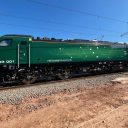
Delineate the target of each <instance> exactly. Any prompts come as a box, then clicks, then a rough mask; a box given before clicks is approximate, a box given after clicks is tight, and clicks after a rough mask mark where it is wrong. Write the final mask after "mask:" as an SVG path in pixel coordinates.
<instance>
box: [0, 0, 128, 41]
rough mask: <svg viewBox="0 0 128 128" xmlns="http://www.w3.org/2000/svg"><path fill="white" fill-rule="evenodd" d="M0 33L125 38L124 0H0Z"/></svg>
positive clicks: (127, 28) (126, 6) (127, 4)
mask: <svg viewBox="0 0 128 128" xmlns="http://www.w3.org/2000/svg"><path fill="white" fill-rule="evenodd" d="M0 3H1V4H0V35H3V34H28V35H33V36H35V37H36V36H40V37H54V38H63V39H67V38H70V39H91V40H92V39H97V40H108V41H119V42H122V41H123V42H128V35H124V36H123V37H120V35H121V34H123V33H126V32H128V23H127V22H128V14H127V12H128V0H1V1H0Z"/></svg>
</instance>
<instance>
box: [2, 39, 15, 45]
mask: <svg viewBox="0 0 128 128" xmlns="http://www.w3.org/2000/svg"><path fill="white" fill-rule="evenodd" d="M11 44H12V39H3V40H1V41H0V46H3V47H7V46H11Z"/></svg>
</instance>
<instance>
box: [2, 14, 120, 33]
mask: <svg viewBox="0 0 128 128" xmlns="http://www.w3.org/2000/svg"><path fill="white" fill-rule="evenodd" d="M0 15H1V16H6V17H7V16H8V17H13V18H16V19H23V20H31V21H38V22H45V23H50V24H57V25H58V24H59V25H64V26H74V27H78V28H86V29H89V30H99V28H95V27H88V26H84V25H78V24H69V23H63V22H56V21H52V20H46V19H43V18H40V19H39V18H33V17H24V16H16V15H10V14H7V13H3V12H0ZM100 30H102V31H106V32H113V33H118V34H120V33H122V32H117V31H114V30H109V29H104V28H100Z"/></svg>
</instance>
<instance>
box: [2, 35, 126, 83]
mask: <svg viewBox="0 0 128 128" xmlns="http://www.w3.org/2000/svg"><path fill="white" fill-rule="evenodd" d="M127 66H128V48H127V44H114V43H107V44H105V43H101V42H94V41H86V42H82V41H80V42H79V41H73V40H72V41H71V40H70V41H67V40H65V41H62V40H55V39H53V40H51V39H46V38H45V39H33V37H32V36H28V35H4V36H1V37H0V71H1V73H0V82H1V83H3V82H7V83H8V82H12V81H20V82H21V81H22V82H23V83H33V82H35V80H38V79H42V78H43V79H51V78H53V77H54V78H55V77H58V78H60V79H65V78H69V77H72V76H74V75H78V74H87V73H94V72H108V71H113V70H121V69H125V68H127Z"/></svg>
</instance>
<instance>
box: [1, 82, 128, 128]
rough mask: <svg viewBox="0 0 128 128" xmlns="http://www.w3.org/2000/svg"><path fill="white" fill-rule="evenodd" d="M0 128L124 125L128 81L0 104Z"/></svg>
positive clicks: (127, 127)
mask: <svg viewBox="0 0 128 128" xmlns="http://www.w3.org/2000/svg"><path fill="white" fill-rule="evenodd" d="M0 128H128V84H127V83H125V84H120V83H116V84H111V85H108V86H105V87H93V88H79V89H77V90H76V91H74V92H71V91H70V90H64V91H63V92H61V93H56V94H51V95H47V96H41V97H39V98H33V99H25V100H23V101H22V103H20V104H17V105H8V104H1V105H0Z"/></svg>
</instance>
